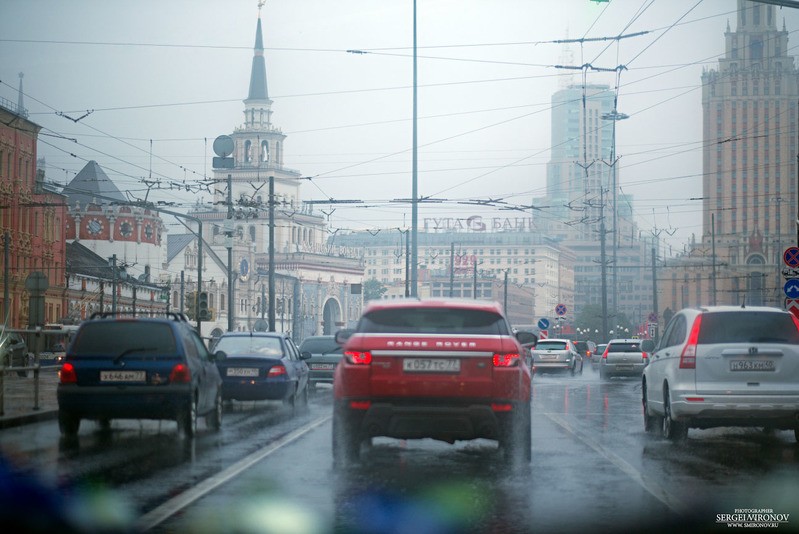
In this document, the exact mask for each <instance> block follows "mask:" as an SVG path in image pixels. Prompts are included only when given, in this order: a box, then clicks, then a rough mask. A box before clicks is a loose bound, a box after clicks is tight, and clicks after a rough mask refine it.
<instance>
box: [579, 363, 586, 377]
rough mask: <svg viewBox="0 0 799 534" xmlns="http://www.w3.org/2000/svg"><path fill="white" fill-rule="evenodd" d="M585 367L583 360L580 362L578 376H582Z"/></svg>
mask: <svg viewBox="0 0 799 534" xmlns="http://www.w3.org/2000/svg"><path fill="white" fill-rule="evenodd" d="M584 367H585V360H580V376H582V375H583V368H584Z"/></svg>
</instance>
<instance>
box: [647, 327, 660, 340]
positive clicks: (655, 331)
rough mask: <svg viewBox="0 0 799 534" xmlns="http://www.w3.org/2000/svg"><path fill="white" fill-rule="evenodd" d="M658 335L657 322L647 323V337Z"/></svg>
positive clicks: (653, 337)
mask: <svg viewBox="0 0 799 534" xmlns="http://www.w3.org/2000/svg"><path fill="white" fill-rule="evenodd" d="M657 336H658V324H657V323H649V337H651V338H652V339H655V338H656V337H657Z"/></svg>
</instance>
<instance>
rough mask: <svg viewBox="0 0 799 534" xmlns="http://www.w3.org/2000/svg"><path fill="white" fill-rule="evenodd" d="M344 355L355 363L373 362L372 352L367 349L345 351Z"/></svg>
mask: <svg viewBox="0 0 799 534" xmlns="http://www.w3.org/2000/svg"><path fill="white" fill-rule="evenodd" d="M344 357H345V358H346V359H347V361H348V362H349V363H351V364H353V365H369V364H370V363H372V353H371V352H369V351H368V350H367V351H364V352H361V351H357V350H346V351H344Z"/></svg>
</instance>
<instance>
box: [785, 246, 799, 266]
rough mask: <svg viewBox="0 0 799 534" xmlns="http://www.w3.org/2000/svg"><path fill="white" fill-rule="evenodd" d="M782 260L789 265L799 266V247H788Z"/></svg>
mask: <svg viewBox="0 0 799 534" xmlns="http://www.w3.org/2000/svg"><path fill="white" fill-rule="evenodd" d="M782 260H783V261H784V262H785V265H787V266H788V267H799V247H788V248H786V249H785V252H783V253H782Z"/></svg>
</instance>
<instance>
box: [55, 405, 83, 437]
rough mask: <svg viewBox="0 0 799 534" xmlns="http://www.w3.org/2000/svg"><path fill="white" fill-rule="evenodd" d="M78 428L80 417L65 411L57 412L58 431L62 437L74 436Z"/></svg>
mask: <svg viewBox="0 0 799 534" xmlns="http://www.w3.org/2000/svg"><path fill="white" fill-rule="evenodd" d="M79 428H80V417H78V416H76V415H74V414H72V413H70V412H68V411H66V410H58V429H59V430H60V431H61V434H62V435H64V436H75V435H76V434H77V433H78V429H79Z"/></svg>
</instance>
